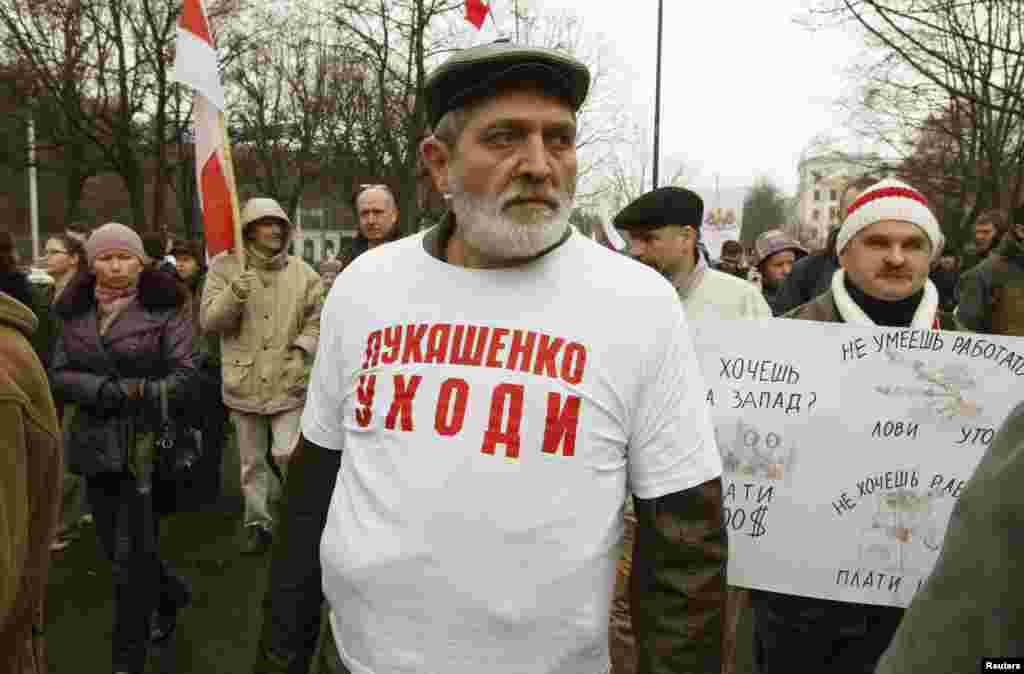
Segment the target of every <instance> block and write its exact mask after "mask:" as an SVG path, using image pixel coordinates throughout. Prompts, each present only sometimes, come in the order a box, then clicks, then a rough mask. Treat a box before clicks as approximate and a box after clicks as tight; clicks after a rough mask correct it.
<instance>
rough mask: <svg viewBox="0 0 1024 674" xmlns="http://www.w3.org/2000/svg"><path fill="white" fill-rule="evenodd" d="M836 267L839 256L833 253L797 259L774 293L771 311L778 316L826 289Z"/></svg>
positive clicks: (837, 267)
mask: <svg viewBox="0 0 1024 674" xmlns="http://www.w3.org/2000/svg"><path fill="white" fill-rule="evenodd" d="M837 269H839V258H838V257H836V256H835V255H834V254H828V253H815V254H814V255H808V256H807V257H805V258H801V259H799V260H797V261H796V264H794V265H793V270H792V271H791V272H790V273H789V276H787V277H786V280H785V281H783V282H782V287H781V288H779V291H778V293H777V294H776V295H775V303H774V304H772V305H771V307H772V313H773V314H774V315H776V316H780V315H782V314H784V313H786V312H787V311H789V310H791V309H795V308H796V307H798V306H800V305H801V304H806V303H807V302H810V301H811V300H813V299H814V298H815V297H817V296H818V295H820V294H822V293H823V292H825V291H826V290H828V289H829V287H830V286H831V284H832V275H833V274H835V273H836V270H837Z"/></svg>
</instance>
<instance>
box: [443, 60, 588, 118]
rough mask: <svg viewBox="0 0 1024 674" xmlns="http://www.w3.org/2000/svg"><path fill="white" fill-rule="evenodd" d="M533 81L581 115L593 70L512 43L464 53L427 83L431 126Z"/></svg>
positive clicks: (446, 63) (573, 61)
mask: <svg viewBox="0 0 1024 674" xmlns="http://www.w3.org/2000/svg"><path fill="white" fill-rule="evenodd" d="M520 78H523V79H533V80H537V81H538V82H540V83H542V84H544V85H547V86H548V87H550V89H551V90H552V91H553V92H554V93H556V94H557V95H558V96H560V97H561V98H564V99H565V101H566V102H567V103H568V104H569V106H570V107H571V108H572V109H573V111H576V110H579V109H580V106H581V105H583V101H584V100H586V98H587V92H588V91H589V89H590V71H589V70H587V67H586V66H585V65H583V64H582V63H580V62H579V61H577V60H576V59H574V58H573V57H571V56H569V55H568V54H563V53H561V52H558V51H555V50H553V49H545V48H543V47H526V46H522V45H517V44H513V43H512V42H509V41H508V40H497V41H495V42H492V43H490V44H485V45H479V46H476V47H470V48H469V49H463V50H460V51H458V52H456V53H455V54H454V55H452V56H451V57H450V58H449V59H448V60H447V61H445V62H444V63H442V64H441V65H440V66H438V67H437V68H435V69H434V71H433V72H431V73H430V74H429V75H428V76H427V80H426V82H425V83H424V84H423V93H424V95H425V99H426V105H427V116H428V119H427V121H428V123H429V124H430V126H432V127H433V126H437V123H438V122H439V121H440V120H441V118H442V117H443V116H444V115H445V114H446V113H448V112H451V111H452V110H455V109H456V108H460V107H462V106H464V105H466V104H468V103H471V102H473V101H474V100H477V99H479V98H483V97H485V96H487V95H489V94H492V93H493V92H494V91H495V88H496V85H498V84H499V83H501V82H503V81H508V80H510V79H520Z"/></svg>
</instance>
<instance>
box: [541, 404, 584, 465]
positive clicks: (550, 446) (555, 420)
mask: <svg viewBox="0 0 1024 674" xmlns="http://www.w3.org/2000/svg"><path fill="white" fill-rule="evenodd" d="M579 420H580V398H579V396H567V397H566V399H565V407H562V396H561V394H558V393H549V394H548V416H547V419H546V420H545V421H544V451H545V452H547V453H548V454H557V453H558V447H559V445H561V447H562V455H563V456H573V455H575V453H576V427H577V426H578V425H579Z"/></svg>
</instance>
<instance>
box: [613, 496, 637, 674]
mask: <svg viewBox="0 0 1024 674" xmlns="http://www.w3.org/2000/svg"><path fill="white" fill-rule="evenodd" d="M625 524H626V526H625V529H624V530H623V533H622V558H621V559H620V560H619V564H618V567H617V571H616V573H615V594H614V596H613V597H612V606H611V614H610V616H609V618H608V650H609V651H610V653H611V659H612V674H635V673H636V641H635V640H634V639H633V626H632V620H631V618H630V615H629V575H630V571H631V569H632V567H633V536H634V534H635V532H636V514H635V513H634V512H633V508H632V507H631V504H630V505H627V506H626V515H625Z"/></svg>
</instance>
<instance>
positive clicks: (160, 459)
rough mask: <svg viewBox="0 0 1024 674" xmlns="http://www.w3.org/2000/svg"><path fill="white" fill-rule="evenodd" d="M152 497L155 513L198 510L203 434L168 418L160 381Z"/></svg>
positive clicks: (202, 501)
mask: <svg viewBox="0 0 1024 674" xmlns="http://www.w3.org/2000/svg"><path fill="white" fill-rule="evenodd" d="M154 444H155V447H154V448H153V449H154V455H155V460H154V470H153V473H154V475H153V500H154V507H155V509H156V511H157V512H158V513H161V514H167V513H171V512H181V511H185V510H198V509H199V508H201V507H202V506H203V505H205V503H204V501H205V499H204V498H201V497H200V496H199V494H200V492H202V491H203V490H204V489H203V487H204V486H205V485H204V481H203V478H202V475H201V473H202V468H203V466H204V462H203V456H204V454H203V434H202V432H201V431H199V429H197V428H192V427H191V426H188V425H186V424H183V423H181V422H179V421H175V420H172V419H171V415H170V412H169V405H168V400H167V384H166V383H165V382H163V381H161V382H160V430H159V432H158V433H157V435H156V439H155V440H154Z"/></svg>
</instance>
